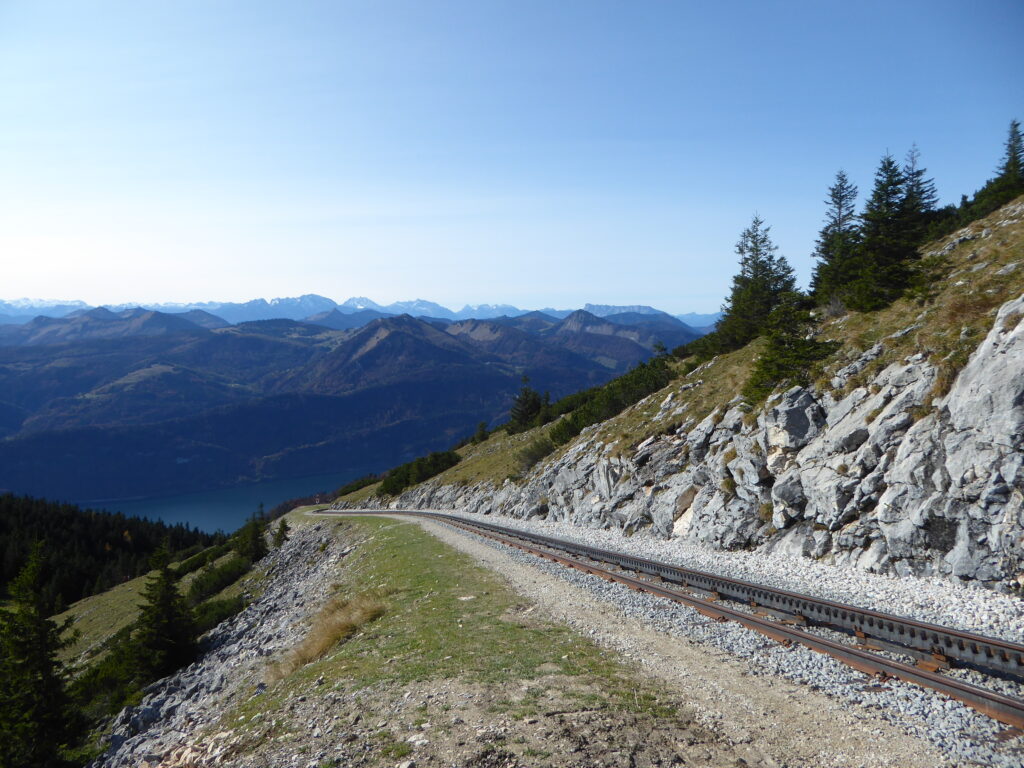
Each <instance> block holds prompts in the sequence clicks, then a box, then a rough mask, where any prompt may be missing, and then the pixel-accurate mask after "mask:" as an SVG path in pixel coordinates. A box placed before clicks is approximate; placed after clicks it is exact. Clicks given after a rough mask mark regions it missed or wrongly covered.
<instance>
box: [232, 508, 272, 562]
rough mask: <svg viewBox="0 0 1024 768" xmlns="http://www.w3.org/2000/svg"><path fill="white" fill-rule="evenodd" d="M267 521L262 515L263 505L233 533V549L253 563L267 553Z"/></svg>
mask: <svg viewBox="0 0 1024 768" xmlns="http://www.w3.org/2000/svg"><path fill="white" fill-rule="evenodd" d="M266 529H267V521H266V518H265V517H264V516H263V505H262V504H260V507H259V512H258V513H257V514H254V515H253V516H252V517H250V518H249V520H248V521H247V522H246V523H245V525H243V526H242V527H241V528H239V529H238V530H237V531H236V532H235V535H234V537H233V538H234V549H235V552H237V553H238V554H239V555H241V556H242V557H244V558H246V559H247V560H248V561H249V562H250V563H255V562H256V561H257V560H260V559H262V558H263V557H264V556H265V555H266V554H267V539H266Z"/></svg>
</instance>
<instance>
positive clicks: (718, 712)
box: [416, 519, 955, 768]
mask: <svg viewBox="0 0 1024 768" xmlns="http://www.w3.org/2000/svg"><path fill="white" fill-rule="evenodd" d="M416 522H418V523H419V524H420V525H422V526H423V527H424V528H426V530H428V531H430V532H431V533H433V534H434V535H436V536H438V537H439V538H440V539H441V540H442V541H444V542H445V543H447V544H449V545H451V546H453V547H455V548H456V549H459V550H461V551H463V552H466V553H467V554H470V555H471V556H473V557H474V558H475V559H476V560H477V561H478V562H480V563H481V564H483V565H485V566H487V567H488V568H492V569H494V570H496V571H499V572H500V573H501V575H502V576H503V577H504V578H506V579H507V580H508V581H509V583H510V584H511V586H512V587H513V588H514V589H515V590H516V591H518V592H519V593H520V594H522V595H523V596H524V597H527V598H528V599H530V600H532V601H534V602H536V603H537V604H538V605H539V606H541V608H542V609H543V610H544V611H545V612H546V613H547V614H548V615H550V616H551V618H553V619H554V620H556V621H560V622H562V623H565V624H568V625H570V626H572V627H573V628H574V629H576V630H577V631H579V632H580V633H581V634H583V635H585V636H587V637H589V638H591V639H593V640H594V641H595V642H598V643H600V644H602V645H604V646H606V647H610V648H613V649H614V650H616V651H618V652H619V653H621V654H622V655H623V656H625V657H626V658H627V659H629V660H631V661H632V662H634V663H636V664H637V665H638V666H639V667H640V668H642V670H643V671H644V672H645V673H646V674H649V675H651V676H653V677H656V678H658V679H660V680H662V681H664V682H667V683H668V684H669V685H671V686H673V687H674V688H676V689H677V690H681V691H683V692H684V693H685V696H686V698H687V699H688V700H689V702H690V703H691V704H692V706H693V707H694V709H695V710H696V712H697V714H698V717H699V718H700V720H701V721H702V723H701V724H702V725H704V726H706V727H709V728H713V729H714V730H715V731H716V732H719V733H722V734H724V735H725V736H726V737H727V738H728V739H729V740H730V741H731V742H732V743H734V744H737V745H746V747H747V748H748V749H749V750H751V751H752V753H753V754H756V755H758V756H760V757H761V758H762V759H764V758H768V759H769V760H771V761H774V762H775V763H777V764H778V765H780V766H805V765H808V766H809V765H813V766H823V767H825V766H829V767H832V766H835V767H838V766H865V768H874V767H876V766H877V767H878V768H881V767H882V766H893V767H895V766H901V767H902V766H907V767H908V768H910V767H911V766H940V765H953V764H955V763H952V762H950V761H947V760H944V759H943V758H942V756H941V754H940V752H939V751H938V750H936V749H934V748H933V747H932V746H930V745H929V744H927V743H925V742H923V741H921V740H920V739H918V738H915V737H913V736H911V735H908V734H907V733H905V732H903V731H902V730H901V729H898V728H895V727H893V725H891V724H890V723H887V722H885V721H884V720H883V719H882V718H880V717H878V715H876V714H873V713H869V712H858V711H851V710H850V709H849V708H848V707H845V706H844V705H843V704H842V703H839V702H837V701H836V700H834V699H832V698H830V697H828V696H825V695H823V694H821V693H817V692H815V691H812V690H809V689H807V688H806V687H805V686H801V685H797V684H795V683H793V682H790V681H787V680H781V679H776V680H773V681H771V684H769V685H752V684H751V678H750V674H751V671H750V669H749V668H748V666H747V664H745V663H744V662H743V661H741V660H738V659H736V658H735V656H732V655H730V654H729V653H726V652H724V651H722V650H719V649H715V648H709V647H707V646H705V645H701V644H699V643H696V642H680V641H679V639H678V638H675V637H670V636H669V635H668V634H667V633H666V632H665V631H664V630H665V628H666V627H665V626H664V625H665V624H666V622H671V621H672V620H673V619H674V618H675V617H674V616H673V614H675V613H677V612H681V611H676V610H674V609H673V607H672V606H670V605H665V606H659V607H653V606H651V607H649V608H648V611H649V612H651V613H656V614H658V615H657V617H656V618H657V620H656V621H655V622H653V623H654V624H657V625H659V626H657V628H653V627H652V620H651V617H650V616H647V615H643V614H642V612H641V613H638V612H637V611H635V610H623V608H625V607H626V605H625V601H627V600H628V599H629V598H630V597H632V598H638V597H639V598H641V599H642V597H643V596H639V595H636V594H635V593H633V592H631V591H630V590H628V589H626V588H625V587H617V586H616V585H609V584H608V583H607V582H604V581H602V580H601V579H598V578H596V577H593V576H586V575H584V574H580V573H579V572H577V571H572V570H569V569H566V568H562V567H560V566H557V565H555V564H553V563H547V562H545V561H540V560H537V559H536V558H533V557H531V556H530V555H526V554H525V553H522V552H519V551H518V550H515V549H512V548H509V547H505V546H502V545H500V544H496V543H495V542H492V541H491V540H489V539H484V538H481V537H478V536H473V535H471V534H466V533H464V532H462V531H458V530H456V529H453V528H450V527H448V526H444V525H440V524H437V523H432V522H430V521H426V520H422V519H420V520H417V521H416ZM602 587H604V588H606V589H605V590H604V591H605V593H604V594H602V593H601V592H602ZM652 602H653V601H652ZM609 603H612V605H609ZM686 612H687V613H690V614H693V615H692V616H689V617H687V619H688V620H689V621H690V622H693V623H698V622H706V623H710V624H715V622H710V621H709V620H707V619H705V618H704V617H702V616H700V615H699V614H695V613H694V612H692V611H686ZM694 616H696V617H697V618H694ZM716 626H718V627H724V626H727V625H722V624H717V625H716ZM746 634H749V633H746ZM752 637H755V638H756V636H752ZM755 642H759V643H762V644H765V645H768V644H767V643H765V641H763V640H755Z"/></svg>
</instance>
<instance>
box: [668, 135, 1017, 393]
mask: <svg viewBox="0 0 1024 768" xmlns="http://www.w3.org/2000/svg"><path fill="white" fill-rule="evenodd" d="M1022 165H1024V140H1022V136H1021V129H1020V123H1019V122H1018V121H1017V120H1013V121H1011V123H1010V128H1009V132H1008V137H1007V140H1006V144H1005V148H1004V153H1003V156H1002V159H1001V160H1000V162H999V165H998V167H997V170H996V175H995V176H994V177H993V178H992V179H990V180H989V181H988V182H986V183H985V185H984V186H983V187H982V188H981V189H980V190H978V191H977V192H976V193H975V194H974V196H973V197H972V198H970V199H968V198H967V196H966V195H964V196H962V197H961V201H960V204H959V206H952V205H949V206H946V207H944V208H939V207H938V193H937V192H936V188H935V182H934V180H933V179H931V178H929V177H928V175H927V171H926V169H925V168H924V167H923V166H922V165H921V155H920V152H919V151H918V149H917V147H916V146H914V147H912V148H911V149H910V151H909V152H908V153H907V155H906V158H905V160H904V162H903V163H902V165H901V164H900V163H898V162H897V161H896V160H895V159H894V158H893V156H892V155H890V154H888V153H886V154H885V155H884V156H883V157H882V159H881V161H880V162H879V164H878V168H877V170H876V172H875V176H874V183H873V186H872V189H871V193H870V195H869V196H868V198H867V199H866V200H865V202H864V207H863V208H862V209H861V211H860V212H859V213H857V210H856V205H857V196H858V189H857V187H856V186H855V185H854V184H853V183H852V182H851V181H850V179H849V178H848V177H847V175H846V173H845V172H844V171H842V170H840V171H838V172H837V173H836V177H835V180H834V182H833V184H832V185H831V186H830V187H829V188H828V193H827V196H826V200H825V205H826V210H825V219H824V223H823V226H822V228H821V230H820V231H819V233H818V238H817V240H816V243H815V250H814V254H813V255H814V258H815V266H814V271H813V275H812V278H811V285H810V290H809V291H807V292H803V291H801V290H799V289H798V288H797V286H796V280H795V275H794V272H793V269H792V267H790V265H789V263H788V261H787V260H786V258H785V257H784V256H778V255H777V250H778V249H777V247H776V246H775V244H774V243H773V242H772V240H771V237H770V234H769V233H770V227H768V226H767V225H766V224H765V222H764V220H763V219H761V218H760V217H759V216H757V215H755V216H754V218H753V220H752V221H751V224H750V226H749V227H747V228H746V229H745V230H743V232H742V233H741V235H740V239H739V241H738V242H737V244H736V254H737V255H738V256H739V271H738V272H737V274H736V275H735V276H734V277H733V280H732V286H731V288H730V292H729V295H728V298H727V299H726V301H725V303H724V305H723V306H722V317H721V319H720V320H719V322H718V323H717V325H716V326H715V330H714V331H713V332H712V333H710V334H708V335H706V336H703V337H701V338H700V339H696V340H695V341H693V342H690V343H689V344H686V345H684V346H682V347H679V348H678V349H676V350H674V352H675V354H676V355H677V356H679V357H681V358H689V359H690V366H691V367H695V366H697V365H699V364H700V363H701V362H703V361H705V360H708V359H710V358H711V357H713V356H714V355H718V354H722V353H725V352H731V351H733V350H736V349H740V348H741V347H744V346H746V345H747V344H748V343H750V342H751V341H753V340H754V339H755V338H759V337H763V338H764V339H765V346H764V349H763V351H762V353H761V355H760V357H759V358H758V360H757V362H756V363H755V366H754V369H753V372H752V374H751V377H750V380H749V381H748V382H747V385H746V387H745V389H744V394H745V395H746V396H747V398H748V399H751V400H755V401H756V400H760V399H763V398H764V397H765V396H766V395H767V394H768V393H770V392H771V391H772V390H773V389H774V388H775V387H777V386H779V385H781V384H783V383H789V384H806V383H808V378H809V375H810V372H811V370H812V369H813V366H814V365H815V363H817V362H818V361H820V360H822V359H824V358H825V357H827V356H828V355H829V354H831V352H832V351H833V350H834V348H835V346H834V345H832V344H827V343H823V342H818V341H816V340H815V339H814V338H813V334H812V328H813V322H812V315H811V311H812V310H813V309H815V308H816V307H817V308H820V309H821V311H822V312H825V313H833V314H841V313H842V312H845V311H846V310H847V309H853V310H858V311H873V310H878V309H882V308H884V307H886V306H888V305H889V304H891V303H892V302H893V301H895V300H896V299H897V298H899V297H900V296H903V295H905V294H906V293H907V291H908V289H911V288H913V287H915V281H920V280H922V279H926V278H924V277H923V270H921V269H920V264H919V262H920V254H919V250H918V249H919V248H920V247H921V245H923V244H924V243H925V242H927V241H929V240H932V239H935V238H937V237H942V236H944V235H946V234H949V233H950V232H953V231H955V230H956V229H958V228H960V227H962V226H965V225H966V224H969V223H970V222H971V221H974V220H976V219H978V218H980V217H983V216H987V215H988V214H990V213H992V212H993V211H995V210H996V209H998V208H999V207H1000V206H1002V205H1005V204H1006V203H1007V202H1009V201H1011V200H1013V199H1014V198H1016V197H1017V196H1019V195H1021V194H1024V173H1022Z"/></svg>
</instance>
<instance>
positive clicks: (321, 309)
mask: <svg viewBox="0 0 1024 768" xmlns="http://www.w3.org/2000/svg"><path fill="white" fill-rule="evenodd" d="M104 308H105V309H108V310H110V311H112V312H114V313H118V312H122V311H124V310H129V309H138V308H141V309H148V310H155V311H158V312H162V313H166V314H183V313H187V312H193V311H197V310H198V311H202V312H206V313H209V314H212V315H215V316H216V317H218V318H220V319H222V320H224V321H225V322H226V323H228V324H231V325H234V324H236V323H245V322H252V321H254V320H282V319H283V320H306V319H309V320H310V321H311V322H318V321H316V320H313V318H314V317H318V316H323V315H325V313H328V314H329V313H331V312H336V313H337V314H338V315H357V316H358V317H356V318H352V319H351V320H349V321H340V320H338V319H337V315H332V317H333V318H334V319H333V320H331V321H330V322H331V323H335V324H337V323H341V322H346V323H348V324H349V326H348V327H355V326H353V325H351V324H352V323H354V322H356V321H358V320H360V319H366V320H367V321H368V320H373V319H378V318H380V317H384V316H389V315H403V314H407V315H412V316H414V317H429V318H434V319H438V320H452V321H455V320H470V319H473V320H490V319H493V318H497V317H516V316H519V315H525V314H528V313H529V311H530V310H525V309H519V308H518V307H514V306H512V305H510V304H477V305H470V304H467V305H466V306H464V307H463V308H462V309H460V310H458V311H452V310H450V309H448V308H447V307H443V306H441V305H440V304H437V303H435V302H432V301H426V300H424V299H416V300H415V301H398V302H394V303H392V304H387V305H381V304H378V303H376V302H375V301H373V300H372V299H368V298H365V297H355V298H351V299H347V300H346V301H344V302H342V303H341V304H338V303H337V302H335V301H333V300H332V299H328V298H326V297H325V296H318V295H316V294H312V293H310V294H305V295H303V296H297V297H291V298H278V299H270V300H269V301H268V300H266V299H253V300H252V301H246V302H241V303H236V302H216V301H205V302H193V303H189V304H180V303H163V304H143V305H134V304H130V305H128V304H125V305H109V306H106V307H104ZM91 309H94V307H91V306H89V305H88V304H86V303H85V302H82V301H47V300H42V299H18V300H14V301H2V300H0V325H2V324H20V323H26V322H28V321H30V320H32V319H34V318H36V317H38V316H40V315H42V316H44V317H52V318H60V317H67V316H68V315H71V314H74V313H81V312H85V311H89V310H91ZM583 310H584V311H586V312H589V313H590V314H592V315H595V316H597V317H608V316H610V315H620V314H636V315H664V314H667V313H664V312H662V311H661V310H658V309H655V308H654V307H649V306H644V305H634V306H614V305H608V304H586V305H584V307H583ZM540 311H541V312H542V313H543V314H545V315H549V316H551V317H554V318H557V319H559V320H561V319H564V318H566V317H568V316H569V315H570V314H572V313H573V312H574V311H576V310H572V309H551V308H547V309H542V310H540ZM374 313H375V314H374ZM719 316H720V313H713V314H695V313H689V314H686V315H676V316H675V317H676V319H678V320H681V321H682V322H683V323H685V324H686V325H688V326H690V327H691V328H695V329H707V328H709V327H710V326H713V325H714V324H715V323H716V322H717V321H718V318H719ZM322 324H325V325H328V323H322ZM329 327H335V325H329Z"/></svg>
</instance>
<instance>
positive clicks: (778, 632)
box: [334, 510, 1024, 728]
mask: <svg viewBox="0 0 1024 768" xmlns="http://www.w3.org/2000/svg"><path fill="white" fill-rule="evenodd" d="M334 514H337V512H334ZM343 514H368V512H365V511H359V512H356V511H345V512H343ZM369 514H378V515H389V514H401V515H412V516H416V517H424V518H428V519H441V520H443V521H444V522H446V523H449V524H451V525H454V526H456V527H458V528H461V529H463V530H466V531H469V532H472V533H477V534H480V532H481V531H485V533H483V534H482V535H485V536H487V537H489V538H493V539H494V540H496V541H499V542H501V543H503V544H506V545H508V546H512V547H515V548H517V549H520V550H522V551H525V552H529V553H531V554H533V555H536V556H538V557H542V558H545V559H548V560H552V561H554V562H558V563H561V564H563V565H566V566H569V567H571V568H575V569H577V570H580V571H583V572H585V573H590V574H594V575H597V576H599V577H601V578H604V579H606V580H608V581H614V582H618V583H620V584H623V585H625V586H627V587H629V588H630V589H633V590H636V591H638V592H646V593H649V594H652V595H655V596H657V597H662V598H665V599H668V600H671V601H673V602H677V603H681V604H684V605H688V606H690V607H691V608H694V609H695V610H697V611H699V612H700V613H701V614H703V615H705V616H708V617H709V618H712V619H714V620H716V621H735V622H736V623H737V624H739V625H741V626H743V627H745V628H747V629H750V630H753V631H755V632H758V633H760V634H762V635H764V636H766V637H768V638H770V639H772V640H775V641H776V642H779V643H782V644H783V645H787V646H788V645H791V644H793V643H798V644H800V645H802V646H804V647H806V648H809V649H810V650H812V651H815V652H817V653H824V654H827V655H829V656H832V657H834V658H836V659H838V660H839V661H841V662H843V663H845V664H847V665H848V666H850V667H853V668H854V669H856V670H858V671H860V672H863V673H864V674H867V675H871V676H874V677H877V678H881V679H886V678H896V679H899V680H903V681H906V682H909V683H914V684H916V685H919V686H922V687H925V688H930V689H932V690H935V691H938V692H939V693H942V694H944V695H946V696H949V697H950V698H953V699H956V700H958V701H961V702H963V703H964V704H966V705H968V706H970V707H971V708H973V709H976V710H978V711H979V712H982V713H983V714H986V715H988V716H989V717H991V718H993V719H994V720H998V721H999V722H1002V723H1005V724H1007V725H1010V726H1012V727H1016V728H1024V701H1021V700H1019V699H1014V698H1011V697H1009V696H1003V695H1002V694H998V693H995V692H993V691H989V690H986V689H984V688H980V687H978V686H975V685H971V684H969V683H965V682H962V681H960V680H956V679H954V678H950V677H946V676H944V675H941V674H939V673H937V672H933V671H930V670H927V669H922V668H921V667H918V666H913V665H910V664H904V663H902V662H899V661H894V660H892V659H888V658H886V657H883V656H879V655H877V654H874V653H871V652H869V651H866V650H863V649H861V648H859V647H854V646H849V645H844V644H842V643H837V642H834V641H832V640H827V639H825V638H822V637H817V636H815V635H812V634H810V633H808V632H805V631H803V630H801V629H797V628H796V627H794V626H790V625H787V624H784V623H779V622H777V621H771V620H768V619H764V618H761V617H759V616H757V615H754V614H751V613H745V612H743V611H739V610H736V609H734V608H730V607H728V606H725V605H722V604H721V603H720V602H718V601H717V599H716V598H713V599H710V600H709V599H703V598H700V597H697V596H695V595H693V594H690V593H687V592H683V591H680V590H679V589H674V588H672V587H669V586H665V585H664V583H652V582H650V581H646V580H644V579H641V578H637V577H635V576H630V575H628V574H625V573H622V572H616V571H611V570H608V569H607V568H602V567H600V566H598V565H595V564H594V563H595V559H592V558H591V559H590V561H589V562H588V561H584V560H578V559H576V558H574V557H569V556H566V555H563V554H558V553H556V552H552V551H550V550H549V549H545V548H543V547H546V546H549V545H548V544H546V543H541V542H540V541H534V539H539V540H543V541H544V542H555V543H557V544H558V546H555V547H553V548H556V549H557V548H561V545H562V544H570V545H572V547H573V548H574V549H575V548H576V547H582V545H576V544H575V543H574V542H564V541H562V540H560V539H552V538H550V537H546V536H537V535H535V534H528V533H526V532H524V531H517V530H515V529H509V528H503V527H502V526H496V525H493V524H490V523H480V522H477V521H475V520H466V519H465V518H461V517H456V516H454V515H445V514H443V513H429V512H422V511H420V510H391V511H374V512H369ZM524 534H526V535H524ZM582 548H583V549H586V550H590V551H593V552H598V553H603V554H608V553H607V551H606V550H596V549H594V548H590V547H582ZM611 554H619V553H611ZM585 556H587V555H585ZM588 557H589V556H588ZM625 559H626V560H627V561H632V560H638V561H642V562H645V563H651V562H652V561H646V560H643V559H642V558H633V557H630V556H626V557H625ZM609 564H610V565H619V564H618V563H609ZM655 565H663V564H657V563H656V564H655ZM670 567H673V568H674V566H670ZM649 575H653V576H655V577H660V575H659V574H657V573H655V574H649ZM661 578H663V577H661ZM716 578H717V577H716ZM741 583H744V582H741ZM682 586H684V587H685V586H686V585H682ZM698 589H700V588H699V587H698ZM761 589H766V588H763V587H762V588H761ZM800 597H804V596H800ZM836 605H841V604H838V603H837V604H836ZM883 615H884V614H883ZM890 618H893V619H896V620H901V619H898V618H897V617H890ZM937 629H944V628H942V627H937ZM947 631H948V630H947Z"/></svg>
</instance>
